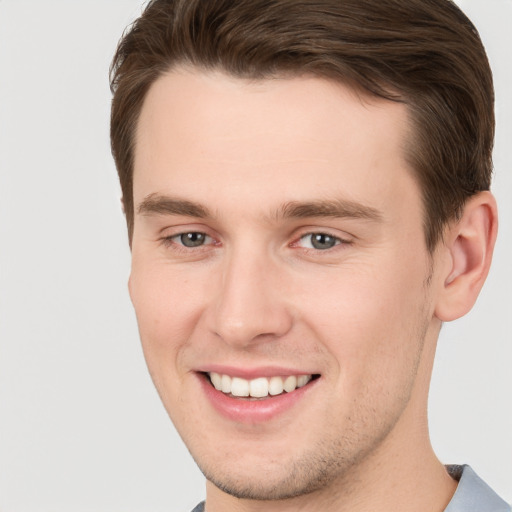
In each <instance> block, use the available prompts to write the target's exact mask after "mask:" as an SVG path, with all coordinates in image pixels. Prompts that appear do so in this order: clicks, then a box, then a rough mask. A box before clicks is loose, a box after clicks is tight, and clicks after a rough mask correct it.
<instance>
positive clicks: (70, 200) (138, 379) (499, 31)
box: [0, 0, 512, 512]
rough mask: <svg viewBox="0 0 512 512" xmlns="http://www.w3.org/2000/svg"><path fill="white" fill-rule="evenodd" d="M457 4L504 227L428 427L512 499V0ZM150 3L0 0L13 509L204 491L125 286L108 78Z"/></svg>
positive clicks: (155, 505)
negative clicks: (490, 103)
mask: <svg viewBox="0 0 512 512" xmlns="http://www.w3.org/2000/svg"><path fill="white" fill-rule="evenodd" d="M459 3H460V4H461V6H462V7H463V8H464V9H465V11H466V12H467V14H468V15H469V16H470V17H471V18H472V19H473V21H474V22H475V24H476V25H477V27H478V28H479V30H480V32H481V36H482V38H483V40H484V43H485V45H486V47H487V50H488V53H489V57H490V59H491V63H492V65H493V67H494V71H495V80H496V92H497V120H498V126H497V141H496V151H495V168H496V177H495V181H494V188H493V190H494V192H495V194H496V195H497V197H498V201H499V204H500V208H501V229H500V240H499V242H498V246H497V252H496V255H495V262H494V268H493V270H492V272H491V275H490V277H489V281H488V283H487V285H486V287H485V289H484V291H483V292H482V294H481V297H480V299H479V301H478V304H477V306H476V307H475V309H474V311H473V312H472V313H471V314H470V315H468V316H467V317H466V318H465V319H463V320H460V321H458V322H455V323H454V324H451V325H446V326H445V327H444V329H443V333H442V336H441V341H440V348H439V352H438V360H437V365H436V367H435V371H434V379H433V384H432V393H431V407H430V413H431V429H432V438H433V443H434V446H435V448H436V449H437V451H438V453H439V456H440V458H441V459H442V460H443V461H444V462H469V463H470V464H472V465H473V467H474V468H475V469H476V470H477V472H479V473H480V474H481V476H483V477H484V478H485V479H486V480H488V482H489V483H490V484H491V485H492V486H493V487H494V488H495V489H496V490H497V491H498V492H499V493H500V494H502V496H503V497H505V498H506V499H507V500H509V501H512V410H511V405H512V400H511V394H512V371H511V370H512V365H511V360H512V272H511V262H512V207H511V204H512V201H511V200H512V169H511V165H512V156H511V146H512V101H511V99H512V92H511V91H512V72H511V69H512V67H511V65H510V62H511V51H512V31H511V30H510V27H511V26H512V2H511V1H510V0H490V1H487V2H484V1H482V0H464V1H463V0H460V2H459ZM140 4H141V2H140V0H108V1H105V0H101V1H100V0H87V1H86V2H80V1H78V0H76V1H73V0H61V1H57V0H46V1H44V2H43V1H40V0H31V1H30V0H0V512H40V511H48V512H69V511H73V512H81V511H108V512H115V511H123V512H132V511H168V512H171V511H185V512H187V511H188V510H190V509H191V508H192V507H193V506H194V505H195V504H196V503H197V502H198V501H199V500H200V499H201V498H202V496H203V494H204V490H203V487H204V486H203V479H202V476H201V475H200V474H199V472H198V470H197V469H196V468H195V466H194V464H193V462H192V461H191V460H190V457H189V455H188V453H187V451H186V449H185V448H184V447H183V446H182V443H181V441H180V440H179V438H178V436H177V435H176V433H175V432H174V429H173V427H172V426H171V423H170V421H169V420H168V418H167V416H166V414H165V412H164V410H163V407H162V406H161V405H160V403H159V400H158V398H157V395H156V392H155V391H154V390H153V388H152V384H151V382H150V379H149V377H148V375H147V372H146V368H145V365H144V361H143V356H142V352H141V349H140V346H139V341H138V334H137V328H136V323H135V319H134V314H133V312H132V308H131V305H130V303H129V300H128V295H127V288H126V282H127V277H128V272H129V251H128V246H127V243H126V230H125V225H124V219H123V216H122V214H121V211H120V205H119V197H120V191H119V187H118V184H117V181H116V179H117V178H116V173H115V169H114V165H113V162H112V159H111V156H110V149H109V139H108V122H109V106H110V92H109V88H108V78H107V71H108V66H109V63H110V59H111V57H112V55H113V52H114V48H115V45H116V43H117V40H118V38H119V36H120V35H121V33H122V30H123V28H124V27H125V26H126V25H127V24H128V23H129V22H130V21H131V20H133V18H134V17H136V16H137V15H138V14H139V13H140Z"/></svg>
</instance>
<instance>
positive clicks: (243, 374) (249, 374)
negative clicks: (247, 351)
mask: <svg viewBox="0 0 512 512" xmlns="http://www.w3.org/2000/svg"><path fill="white" fill-rule="evenodd" d="M196 371H197V372H199V373H211V372H215V373H219V374H221V375H229V376H230V377H240V378H242V379H246V380H251V379H255V378H257V377H275V376H280V377H286V376H288V375H318V374H319V372H316V371H309V370H305V369H303V368H300V369H299V368H290V367H285V366H273V365H272V366H256V367H251V368H249V367H240V366H229V365H223V364H208V365H204V366H201V367H200V368H197V369H196Z"/></svg>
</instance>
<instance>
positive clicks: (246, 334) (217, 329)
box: [210, 251, 293, 348]
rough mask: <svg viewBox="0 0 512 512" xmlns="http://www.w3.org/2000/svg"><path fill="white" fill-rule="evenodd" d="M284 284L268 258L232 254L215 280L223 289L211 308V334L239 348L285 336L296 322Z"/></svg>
mask: <svg viewBox="0 0 512 512" xmlns="http://www.w3.org/2000/svg"><path fill="white" fill-rule="evenodd" d="M248 252H249V251H248ZM283 281H284V279H283V275H282V273H281V272H280V269H279V267H278V265H277V264H276V263H275V262H273V261H272V258H271V257H269V256H268V255H262V254H259V255H258V254H255V253H251V254H248V253H242V252H238V254H232V255H231V257H230V258H228V259H227V260H226V261H225V262H223V269H222V272H221V274H220V275H219V276H218V280H216V283H220V286H219V285H218V286H219V288H218V292H217V294H215V299H214V301H213V303H212V304H211V310H210V322H211V324H210V326H211V330H212V331H213V332H214V334H215V335H217V336H219V337H220V338H222V340H223V341H224V342H225V343H227V344H229V345H231V346H233V347H238V348H245V347H248V346H249V345H252V344H254V343H255V342H257V341H259V342H263V341H271V340H274V339H276V338H279V337H282V336H284V335H285V334H286V333H287V332H288V331H289V330H290V328H291V326H292V322H293V318H292V314H291V311H290V307H289V305H288V304H289V301H288V297H287V295H286V291H285V288H286V287H285V286H283V285H284V282H283Z"/></svg>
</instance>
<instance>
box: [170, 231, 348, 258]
mask: <svg viewBox="0 0 512 512" xmlns="http://www.w3.org/2000/svg"><path fill="white" fill-rule="evenodd" d="M187 235H188V236H189V237H190V236H191V235H195V236H199V237H204V243H201V244H199V245H196V246H191V247H190V246H186V245H185V244H184V243H183V237H184V236H187ZM313 236H317V237H325V238H328V239H331V240H332V241H333V242H334V245H332V246H331V247H326V248H324V249H319V248H318V247H314V242H313V241H312V239H311V237H313ZM308 237H309V238H310V245H311V246H312V247H302V249H303V250H305V251H307V252H314V253H317V254H319V253H328V252H331V251H332V250H336V249H335V248H336V247H338V246H340V245H341V246H346V245H350V244H351V243H352V242H351V241H350V240H346V239H343V238H340V237H339V236H334V235H332V234H330V233H328V232H324V231H311V232H307V233H303V234H301V235H300V237H299V238H297V239H296V240H295V241H294V242H292V243H290V244H289V247H292V248H297V247H299V248H300V242H301V241H303V240H305V239H307V238H308ZM161 242H162V244H163V245H165V246H166V247H170V248H172V249H174V250H177V251H183V252H190V251H194V252H197V251H200V250H205V247H208V246H211V245H214V246H215V245H219V243H218V242H216V241H215V239H214V238H213V237H211V236H210V235H208V234H206V233H204V232H202V231H184V232H182V233H177V234H175V235H171V236H166V237H164V238H162V239H161ZM212 242H213V244H212Z"/></svg>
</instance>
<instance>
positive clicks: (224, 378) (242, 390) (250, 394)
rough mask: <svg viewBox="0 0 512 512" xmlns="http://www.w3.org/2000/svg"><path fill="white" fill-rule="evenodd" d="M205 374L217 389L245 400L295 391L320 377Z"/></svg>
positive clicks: (267, 397)
mask: <svg viewBox="0 0 512 512" xmlns="http://www.w3.org/2000/svg"><path fill="white" fill-rule="evenodd" d="M204 375H205V376H206V378H207V380H209V382H210V384H211V385H212V386H213V387H214V388H215V389H216V390H217V391H220V392H222V393H223V394H224V395H226V396H229V397H230V398H239V399H245V400H265V399H269V398H274V397H278V396H281V395H285V394H288V393H293V392H294V391H296V390H297V389H300V388H303V387H305V386H307V385H308V384H310V383H311V382H312V381H314V380H316V379H318V378H319V377H320V375H318V374H306V375H303V374H298V375H286V376H281V375H275V376H272V377H256V378H254V379H250V380H249V379H244V378H241V377H233V376H231V375H227V374H221V373H217V372H207V373H205V374H204Z"/></svg>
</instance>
